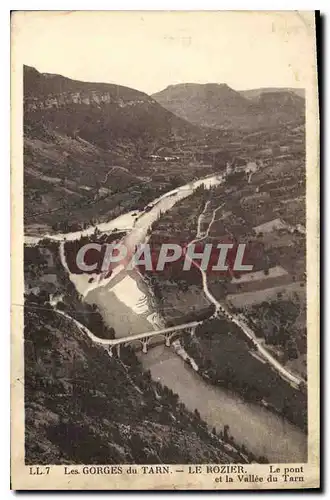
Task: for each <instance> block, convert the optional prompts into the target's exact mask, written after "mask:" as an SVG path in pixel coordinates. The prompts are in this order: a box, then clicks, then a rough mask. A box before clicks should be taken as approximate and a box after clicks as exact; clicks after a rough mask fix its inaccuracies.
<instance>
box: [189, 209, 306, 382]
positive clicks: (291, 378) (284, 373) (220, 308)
mask: <svg viewBox="0 0 330 500" xmlns="http://www.w3.org/2000/svg"><path fill="white" fill-rule="evenodd" d="M209 203H210V202H209V201H207V202H206V204H205V206H204V209H203V212H202V213H201V214H200V215H199V217H198V222H197V234H196V237H195V239H193V240H192V241H191V242H190V243H189V244H188V245H187V248H188V247H189V246H190V245H193V244H194V243H197V242H198V241H202V240H204V239H205V238H207V236H208V235H209V232H210V230H211V227H212V224H213V222H214V220H215V214H216V212H217V211H218V210H220V209H221V208H222V207H223V205H224V204H222V205H220V206H219V207H217V208H216V209H215V210H213V214H212V218H211V221H210V223H209V225H208V227H207V229H206V231H205V232H204V234H203V232H202V230H201V224H202V219H203V218H204V217H205V212H206V210H207V208H208V206H209ZM186 257H187V259H188V260H189V261H190V262H191V263H192V265H194V266H195V267H196V268H197V269H198V270H199V271H200V272H201V274H202V281H203V291H204V294H205V296H206V297H207V298H208V299H209V300H210V302H211V303H212V304H214V305H215V307H216V312H215V315H218V314H219V313H220V312H221V313H222V314H223V315H224V316H225V317H226V318H227V319H228V320H230V321H232V322H233V323H235V324H236V325H237V326H238V327H239V328H240V329H241V330H242V331H243V332H244V334H245V335H246V336H247V337H248V338H249V339H250V340H251V341H252V342H253V344H254V346H255V347H256V349H257V350H258V352H259V353H260V354H261V356H262V357H263V358H264V359H265V360H266V361H267V362H268V363H269V364H270V365H271V366H272V367H273V368H274V369H275V370H276V371H277V372H278V373H279V375H280V376H281V377H282V378H283V379H284V380H286V381H287V382H289V383H290V384H292V385H293V386H294V387H295V388H296V389H299V386H300V384H302V385H306V382H305V380H304V379H303V378H301V377H299V376H298V375H295V374H293V373H292V372H290V371H289V370H288V369H287V368H285V366H283V365H282V364H281V363H280V362H279V361H278V360H277V359H275V358H274V357H273V356H272V355H271V354H270V352H269V351H267V349H266V348H265V347H264V346H263V345H262V344H261V343H260V341H259V340H258V338H257V336H256V334H255V333H254V332H253V330H252V329H251V328H250V327H249V326H248V325H247V324H246V323H245V321H244V320H243V319H242V318H241V317H239V316H238V315H237V314H233V313H231V312H230V311H229V310H228V309H227V308H226V307H225V306H224V305H223V304H221V303H220V302H218V301H217V299H216V298H215V297H214V295H212V293H211V292H210V290H209V288H208V283H207V276H206V273H205V271H204V270H203V269H201V267H200V265H199V264H197V263H196V262H195V261H194V260H192V259H191V258H190V256H189V255H188V254H186Z"/></svg>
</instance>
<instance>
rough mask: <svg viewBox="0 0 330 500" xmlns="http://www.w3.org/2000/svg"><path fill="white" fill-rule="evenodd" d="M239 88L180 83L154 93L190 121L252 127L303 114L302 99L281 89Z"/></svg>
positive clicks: (231, 126) (293, 120)
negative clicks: (250, 89) (252, 89)
mask: <svg viewBox="0 0 330 500" xmlns="http://www.w3.org/2000/svg"><path fill="white" fill-rule="evenodd" d="M247 92H250V94H246V93H245V92H244V91H242V92H238V91H235V90H233V89H231V88H230V87H229V86H228V85H226V84H195V83H188V84H179V85H170V86H169V87H167V88H166V89H164V90H162V91H161V92H158V93H156V94H153V97H154V99H155V100H156V101H157V102H159V104H161V105H162V106H164V107H165V108H166V109H168V110H169V111H172V113H175V114H177V115H178V116H180V117H181V118H184V119H185V120H188V121H190V122H191V123H193V124H196V125H200V126H207V127H213V128H228V129H230V128H236V129H241V130H255V129H261V128H270V127H274V126H279V125H281V124H285V123H290V122H296V121H297V122H300V121H302V120H303V117H304V100H303V99H302V98H301V97H299V96H298V95H297V94H296V93H293V92H291V91H288V90H287V89H284V90H283V91H280V89H275V91H274V92H271V89H267V92H266V91H265V92H263V91H262V89H260V92H259V93H258V92H257V91H256V90H254V91H247Z"/></svg>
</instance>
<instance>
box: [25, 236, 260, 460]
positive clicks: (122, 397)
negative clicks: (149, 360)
mask: <svg viewBox="0 0 330 500" xmlns="http://www.w3.org/2000/svg"><path fill="white" fill-rule="evenodd" d="M24 278H25V287H26V290H27V293H26V294H25V308H24V353H25V422H26V442H25V457H26V463H27V464H59V463H61V464H65V463H67V464H86V463H87V464H123V463H145V464H148V463H150V464H155V463H210V462H211V463H219V462H220V463H228V462H237V461H240V462H242V460H243V462H244V461H246V460H253V459H255V457H253V455H250V454H248V455H247V459H244V457H243V458H242V457H241V456H240V454H239V448H238V447H237V446H236V445H235V443H234V442H233V440H232V439H230V437H229V436H227V437H226V436H225V435H224V434H223V433H222V432H219V434H217V435H215V433H211V432H210V429H208V428H207V426H206V424H205V422H203V421H202V420H201V418H200V415H199V413H198V412H196V411H195V412H194V413H191V412H189V411H188V410H187V409H186V408H185V406H184V405H183V404H182V403H180V401H179V400H178V396H177V395H176V394H174V393H173V392H172V391H171V390H170V389H168V388H166V387H164V386H162V385H161V384H160V383H158V382H156V381H152V379H151V377H150V372H144V371H143V370H142V365H140V363H139V361H138V359H137V357H136V355H135V354H134V352H133V351H132V350H131V349H130V348H126V347H122V350H121V358H120V359H118V358H116V357H112V358H110V356H109V355H108V353H107V352H106V351H105V350H104V348H103V347H102V346H99V345H96V344H95V343H94V342H93V341H92V340H91V339H90V338H89V337H88V336H87V335H86V333H84V332H83V331H82V330H81V329H80V328H79V327H78V326H77V325H76V324H75V323H74V322H73V321H72V320H71V319H70V317H71V318H76V319H78V321H79V322H80V323H83V324H84V325H85V326H87V327H88V328H89V329H91V330H92V331H93V332H94V333H95V335H97V336H99V337H107V338H109V337H110V338H112V337H113V336H114V334H115V332H114V330H113V329H111V328H108V327H106V326H105V324H104V322H103V320H102V317H101V316H100V314H99V313H98V312H97V310H96V309H95V308H93V307H91V306H88V304H86V303H85V302H81V301H80V297H79V295H78V294H77V292H76V290H75V288H74V286H73V285H72V283H71V282H70V280H69V278H68V276H67V274H66V273H65V272H64V269H63V267H62V265H61V263H60V260H59V255H58V247H57V246H56V244H52V245H48V244H47V245H46V246H39V247H25V254H24ZM50 278H53V279H50ZM38 290H39V291H38ZM40 290H41V291H40ZM54 293H55V294H56V295H57V296H60V297H61V300H62V301H63V302H58V303H57V309H58V310H63V309H64V310H65V311H67V314H68V317H63V316H62V315H60V314H59V313H58V312H56V310H55V309H54V303H53V302H52V303H53V306H51V305H50V294H53V295H54ZM60 304H61V305H62V307H60ZM226 439H227V441H226ZM246 453H247V452H246V450H245V454H246Z"/></svg>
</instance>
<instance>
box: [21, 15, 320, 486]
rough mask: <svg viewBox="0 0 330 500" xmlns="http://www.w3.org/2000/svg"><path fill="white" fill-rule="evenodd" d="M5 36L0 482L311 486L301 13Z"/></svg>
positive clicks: (311, 325) (307, 116)
mask: <svg viewBox="0 0 330 500" xmlns="http://www.w3.org/2000/svg"><path fill="white" fill-rule="evenodd" d="M11 29H12V73H11V77H12V97H11V99H12V102H11V109H12V144H11V150H12V162H11V176H12V277H13V278H12V280H13V281H12V337H11V356H12V391H11V438H12V449H11V474H12V477H11V481H12V483H11V484H12V488H13V489H15V490H22V489H24V490H47V489H61V490H63V489H68V490H85V489H86V490H88V489H99V490H143V489H148V490H150V489H154V490H196V489H197V490H233V489H237V490H251V489H252V490H253V489H256V490H257V489H258V490H261V489H307V488H319V470H320V465H319V460H320V457H319V114H318V88H317V60H316V26H315V13H314V12H294V11H285V12H284V11H283V12H282V11H281V12H276V11H271V12H270V11H269V12H267V11H244V12H243V11H214V12H202V11H200V12H199V11H192V12H189V11H176V12H174V11H171V12H165V11H164V12H151V11H141V12H140V11H135V12H132V11H131V12H120V11H117V12H114V11H105V12H101V11H89V12H88V11H75V12H71V11H66V12H59V11H58V12H56V11H49V12H41V11H40V12H38V11H30V12H25V11H21V12H20V11H18V12H14V13H13V14H12V18H11Z"/></svg>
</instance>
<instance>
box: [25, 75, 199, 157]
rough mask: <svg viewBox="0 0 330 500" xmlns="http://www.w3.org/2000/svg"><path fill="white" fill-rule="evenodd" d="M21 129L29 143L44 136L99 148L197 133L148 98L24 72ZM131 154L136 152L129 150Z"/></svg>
mask: <svg viewBox="0 0 330 500" xmlns="http://www.w3.org/2000/svg"><path fill="white" fill-rule="evenodd" d="M24 124H25V131H26V134H33V137H34V138H40V137H41V136H43V135H44V130H45V129H47V131H48V132H49V131H50V130H54V129H55V130H56V133H59V134H61V133H62V134H64V135H66V136H71V135H72V134H73V133H74V131H75V130H77V129H79V130H80V134H79V135H80V137H81V138H83V139H85V140H87V141H89V142H90V143H92V144H97V145H98V146H101V147H102V148H106V149H107V150H108V149H109V148H113V147H114V146H116V145H117V144H120V145H122V144H123V143H125V144H129V146H130V147H131V148H132V147H133V149H132V150H134V147H135V144H137V143H139V148H141V143H142V144H144V145H145V147H146V148H147V147H148V145H149V144H154V143H158V142H164V141H165V142H166V141H168V140H172V139H173V136H175V137H180V138H181V137H186V136H187V135H189V136H191V135H192V134H196V133H200V131H199V130H196V127H193V126H192V125H191V124H189V123H187V122H186V121H184V120H182V119H180V118H178V117H177V116H175V115H173V114H172V113H171V112H169V111H168V110H166V109H164V108H162V107H161V106H160V105H159V104H158V103H157V102H156V101H155V100H154V99H153V98H152V97H150V96H148V95H147V94H144V93H143V92H140V91H138V90H135V89H131V88H128V87H124V86H122V85H115V84H112V83H99V82H95V83H93V82H81V81H76V80H71V79H70V78H66V77H63V76H61V75H53V74H48V73H39V72H38V71H37V70H36V69H34V68H31V67H28V66H25V67H24ZM134 151H135V150H134Z"/></svg>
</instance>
